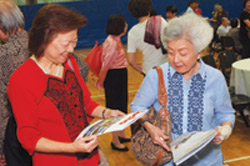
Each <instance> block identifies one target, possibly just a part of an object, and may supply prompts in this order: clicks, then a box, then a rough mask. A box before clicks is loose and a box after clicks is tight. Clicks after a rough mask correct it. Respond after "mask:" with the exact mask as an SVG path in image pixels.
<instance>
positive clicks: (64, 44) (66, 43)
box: [61, 39, 78, 48]
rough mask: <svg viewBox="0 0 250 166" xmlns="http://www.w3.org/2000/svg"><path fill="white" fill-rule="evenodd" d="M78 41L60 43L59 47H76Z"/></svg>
mask: <svg viewBox="0 0 250 166" xmlns="http://www.w3.org/2000/svg"><path fill="white" fill-rule="evenodd" d="M77 41H78V39H75V40H72V41H63V42H62V43H61V46H62V47H64V48H68V47H69V46H72V47H73V48H75V47H76V44H77Z"/></svg>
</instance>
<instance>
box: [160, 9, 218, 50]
mask: <svg viewBox="0 0 250 166" xmlns="http://www.w3.org/2000/svg"><path fill="white" fill-rule="evenodd" d="M212 38H213V28H212V27H211V26H210V24H209V23H208V21H207V20H206V19H205V18H203V17H201V16H198V15H197V14H194V13H185V14H184V15H182V16H180V17H177V18H174V19H172V20H170V21H169V24H168V25H167V27H166V28H165V29H164V32H163V36H162V40H163V43H164V44H165V45H167V43H168V42H170V41H171V40H175V39H187V40H189V41H190V42H192V44H193V46H194V49H195V50H196V52H197V53H200V52H201V51H202V50H203V49H205V48H206V47H207V46H208V45H209V43H210V42H211V40H212Z"/></svg>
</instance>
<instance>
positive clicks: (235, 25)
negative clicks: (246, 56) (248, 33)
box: [227, 18, 242, 53]
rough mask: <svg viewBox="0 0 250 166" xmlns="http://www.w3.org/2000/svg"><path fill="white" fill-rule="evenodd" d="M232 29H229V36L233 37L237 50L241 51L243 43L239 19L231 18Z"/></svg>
mask: <svg viewBox="0 0 250 166" xmlns="http://www.w3.org/2000/svg"><path fill="white" fill-rule="evenodd" d="M230 25H231V29H230V30H229V31H228V33H227V36H230V37H232V38H233V41H234V47H235V50H236V51H237V52H238V53H240V52H241V49H242V45H241V43H240V28H239V26H238V25H239V19H238V18H232V19H231V20H230Z"/></svg>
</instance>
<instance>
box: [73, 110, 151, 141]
mask: <svg viewBox="0 0 250 166" xmlns="http://www.w3.org/2000/svg"><path fill="white" fill-rule="evenodd" d="M147 112H148V110H143V111H137V112H133V113H130V114H126V115H124V116H120V117H114V118H111V119H101V120H98V121H96V122H94V123H93V124H90V125H89V126H88V127H86V128H85V129H83V131H82V132H81V133H80V134H79V135H78V137H77V138H80V137H85V136H90V135H96V136H98V135H101V134H105V133H108V132H113V131H121V130H123V129H125V128H126V127H128V126H130V125H131V124H132V123H134V122H135V121H137V120H138V119H139V118H141V117H142V116H143V115H144V114H146V113H147Z"/></svg>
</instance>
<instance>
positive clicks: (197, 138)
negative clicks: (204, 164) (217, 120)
mask: <svg viewBox="0 0 250 166" xmlns="http://www.w3.org/2000/svg"><path fill="white" fill-rule="evenodd" d="M215 135H216V131H215V130H206V131H194V132H190V133H185V134H182V135H181V136H179V137H178V138H176V139H175V140H174V141H172V142H171V143H170V146H171V150H172V152H173V160H174V162H175V164H176V165H180V164H181V163H182V162H184V161H185V160H187V159H188V158H190V157H191V156H192V155H194V154H195V153H197V152H198V151H200V150H201V149H202V148H204V147H205V146H206V145H207V144H208V143H210V142H211V141H212V139H213V138H214V137H215Z"/></svg>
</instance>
